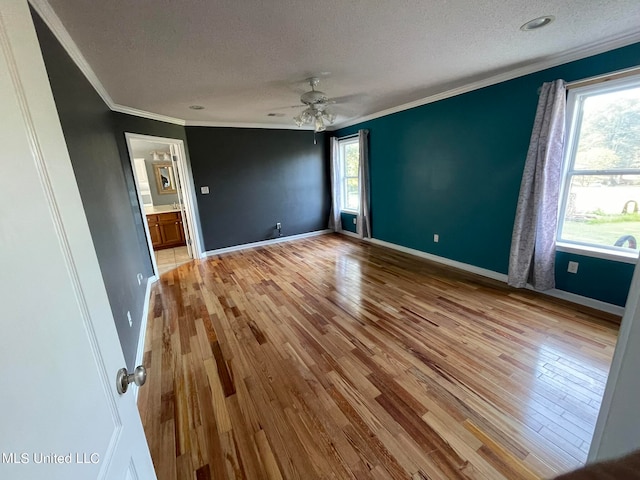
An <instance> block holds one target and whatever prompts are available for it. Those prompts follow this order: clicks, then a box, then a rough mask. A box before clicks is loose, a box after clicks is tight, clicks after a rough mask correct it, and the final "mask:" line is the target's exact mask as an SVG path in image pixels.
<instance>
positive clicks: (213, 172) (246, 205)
mask: <svg viewBox="0 0 640 480" xmlns="http://www.w3.org/2000/svg"><path fill="white" fill-rule="evenodd" d="M186 132H187V138H188V141H189V151H190V155H191V166H192V169H193V177H194V182H195V186H196V195H197V198H198V208H199V210H200V220H201V222H202V236H203V238H204V245H205V249H206V250H215V249H218V248H224V247H229V246H233V245H241V244H244V243H250V242H257V241H261V240H267V239H271V238H276V237H277V231H276V230H275V225H276V222H280V223H282V234H283V236H288V235H296V234H300V233H306V232H312V231H316V230H322V229H325V228H327V221H328V218H329V207H330V201H331V200H330V193H329V192H330V189H329V188H330V187H329V169H328V156H327V151H328V149H327V145H326V138H325V136H324V135H318V144H317V145H314V143H313V134H312V133H311V132H309V131H297V130H268V129H240V128H211V127H187V128H186ZM201 186H208V187H209V189H210V193H209V194H208V195H203V194H201V193H200V187H201Z"/></svg>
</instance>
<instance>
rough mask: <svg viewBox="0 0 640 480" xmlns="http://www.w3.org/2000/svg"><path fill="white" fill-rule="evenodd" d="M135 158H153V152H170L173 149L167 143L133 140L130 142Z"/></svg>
mask: <svg viewBox="0 0 640 480" xmlns="http://www.w3.org/2000/svg"><path fill="white" fill-rule="evenodd" d="M130 143H131V150H132V152H133V158H146V159H149V158H151V156H152V155H151V152H170V151H171V149H170V148H169V145H167V144H166V143H156V142H150V141H148V140H139V139H137V138H132V139H131V140H130Z"/></svg>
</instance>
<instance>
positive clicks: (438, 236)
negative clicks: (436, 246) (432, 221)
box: [433, 233, 440, 243]
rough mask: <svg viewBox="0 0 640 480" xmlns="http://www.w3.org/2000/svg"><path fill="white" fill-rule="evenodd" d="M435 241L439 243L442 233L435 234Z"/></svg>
mask: <svg viewBox="0 0 640 480" xmlns="http://www.w3.org/2000/svg"><path fill="white" fill-rule="evenodd" d="M433 241H434V242H435V243H438V242H439V241H440V235H438V234H437V233H434V234H433Z"/></svg>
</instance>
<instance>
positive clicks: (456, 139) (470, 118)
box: [335, 43, 640, 304]
mask: <svg viewBox="0 0 640 480" xmlns="http://www.w3.org/2000/svg"><path fill="white" fill-rule="evenodd" d="M639 64H640V43H637V44H633V45H630V46H628V47H624V48H620V49H617V50H613V51H610V52H606V53H603V54H600V55H596V56H593V57H589V58H586V59H582V60H578V61H575V62H571V63H567V64H564V65H560V66H558V67H554V68H550V69H547V70H543V71H540V72H536V73H533V74H530V75H525V76H523V77H519V78H516V79H513V80H509V81H506V82H502V83H499V84H496V85H492V86H489V87H485V88H482V89H479V90H475V91H473V92H469V93H466V94H462V95H458V96H455V97H452V98H448V99H445V100H441V101H438V102H434V103H430V104H427V105H423V106H420V107H416V108H413V109H410V110H405V111H402V112H398V113H395V114H392V115H387V116H384V117H380V118H377V119H374V120H370V121H367V122H363V123H360V124H357V125H354V126H351V127H347V128H343V129H340V130H337V131H336V132H335V135H336V136H345V135H351V134H353V133H356V132H357V131H358V130H359V129H361V128H366V129H368V130H369V131H370V137H369V152H370V170H371V186H370V187H371V219H372V230H373V236H374V238H377V239H379V240H384V241H387V242H392V243H395V244H398V245H403V246H406V247H409V248H414V249H417V250H421V251H423V252H428V253H432V254H434V255H439V256H442V257H446V258H449V259H452V260H457V261H459V262H464V263H468V264H471V265H475V266H478V267H481V268H486V269H489V270H493V271H495V272H500V273H507V269H508V262H509V248H510V245H511V233H512V228H513V220H514V217H515V210H516V202H517V198H518V192H519V190H520V181H521V178H522V170H523V167H524V162H525V158H526V154H527V148H528V145H529V138H530V135H531V128H532V126H533V119H534V116H535V111H536V105H537V102H538V93H537V92H538V88H539V87H540V86H541V85H542V83H543V82H547V81H551V80H555V79H558V78H562V79H564V80H566V81H573V80H579V79H582V78H587V77H591V76H594V75H600V74H603V73H608V72H612V71H615V70H620V69H623V68H629V67H633V66H637V65H639ZM435 233H437V234H439V235H440V242H439V243H434V242H433V234H435ZM604 262H605V263H601V262H594V263H593V266H594V267H593V268H595V269H596V272H598V271H600V272H601V273H602V275H601V276H600V275H597V274H596V276H595V277H593V278H596V277H597V278H599V279H600V283H611V284H612V285H613V287H612V288H611V289H601V290H598V292H600V293H598V297H599V298H598V299H599V300H602V301H605V302H609V303H614V304H620V299H619V297H620V296H619V294H617V293H616V294H614V293H613V292H620V291H624V292H625V294H624V295H625V297H626V292H627V291H628V288H629V278H630V277H628V276H627V275H625V276H617V275H616V274H615V273H616V271H615V268H605V267H604V265H607V263H606V262H607V261H604ZM613 263H617V262H613ZM625 268H626V267H625ZM578 277H580V278H581V279H580V280H578ZM558 280H559V288H566V289H567V290H568V291H572V292H573V293H577V294H579V295H584V296H590V297H593V298H596V296H595V294H594V288H592V287H589V285H590V279H589V278H587V277H586V276H583V274H582V272H579V273H578V274H577V276H576V277H575V278H574V279H573V280H572V281H571V282H567V281H565V280H566V279H565V278H564V277H560V278H559V279H558ZM569 284H570V285H569Z"/></svg>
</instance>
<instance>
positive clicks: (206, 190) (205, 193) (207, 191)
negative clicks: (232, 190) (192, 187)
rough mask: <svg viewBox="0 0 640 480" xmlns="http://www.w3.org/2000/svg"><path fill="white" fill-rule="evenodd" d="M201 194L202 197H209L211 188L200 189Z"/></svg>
mask: <svg viewBox="0 0 640 480" xmlns="http://www.w3.org/2000/svg"><path fill="white" fill-rule="evenodd" d="M200 193H201V194H202V195H208V194H209V187H200Z"/></svg>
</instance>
